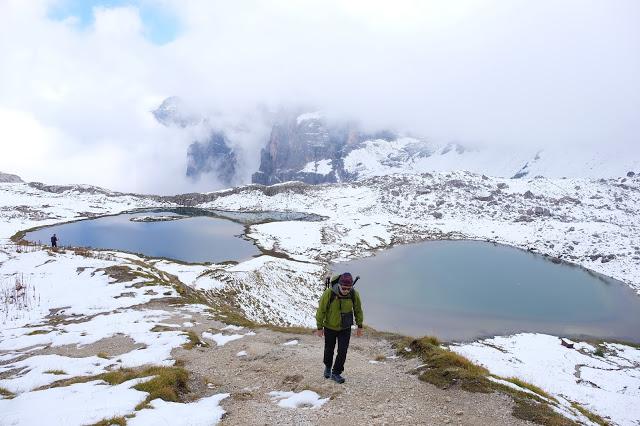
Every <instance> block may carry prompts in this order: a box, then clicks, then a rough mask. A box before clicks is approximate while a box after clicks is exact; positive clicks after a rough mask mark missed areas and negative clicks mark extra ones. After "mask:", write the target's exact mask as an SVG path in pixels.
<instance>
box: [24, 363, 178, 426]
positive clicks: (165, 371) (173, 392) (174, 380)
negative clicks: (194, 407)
mask: <svg viewBox="0 0 640 426" xmlns="http://www.w3.org/2000/svg"><path fill="white" fill-rule="evenodd" d="M149 376H154V377H153V378H152V379H151V380H149V381H147V382H144V383H139V384H137V385H136V386H134V387H133V388H134V389H136V390H139V391H142V392H147V393H149V395H148V396H147V398H146V399H145V400H144V401H142V402H141V403H140V404H138V405H137V406H136V410H140V409H142V408H144V407H146V406H147V405H148V404H149V402H150V401H152V400H154V399H156V398H160V399H163V400H165V401H172V402H179V401H180V396H181V395H183V394H185V393H187V392H188V388H187V381H188V379H189V372H188V371H187V370H185V369H184V368H182V367H149V368H145V369H143V370H132V369H126V368H124V369H120V370H115V371H110V372H108V373H103V374H98V375H97V376H83V377H74V378H72V379H67V380H59V381H57V382H54V383H52V384H50V385H48V386H43V387H41V388H38V389H36V390H43V389H49V388H57V387H64V386H71V385H74V384H76V383H86V382H90V381H93V380H104V381H105V382H107V383H109V384H110V385H112V386H113V385H119V384H121V383H124V382H126V381H128V380H132V379H139V378H142V377H149ZM116 424H117V423H116Z"/></svg>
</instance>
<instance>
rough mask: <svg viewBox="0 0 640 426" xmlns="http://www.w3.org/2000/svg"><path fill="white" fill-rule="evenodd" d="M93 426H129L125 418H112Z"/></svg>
mask: <svg viewBox="0 0 640 426" xmlns="http://www.w3.org/2000/svg"><path fill="white" fill-rule="evenodd" d="M91 426H127V419H125V418H124V417H111V418H110V419H104V420H100V421H99V422H98V423H94V424H92V425H91Z"/></svg>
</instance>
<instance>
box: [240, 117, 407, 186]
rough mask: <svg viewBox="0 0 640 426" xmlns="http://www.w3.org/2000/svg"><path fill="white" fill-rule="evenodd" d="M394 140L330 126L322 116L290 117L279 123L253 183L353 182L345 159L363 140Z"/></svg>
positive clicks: (389, 136) (345, 126)
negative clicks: (346, 168)
mask: <svg viewBox="0 0 640 426" xmlns="http://www.w3.org/2000/svg"><path fill="white" fill-rule="evenodd" d="M371 138H376V139H387V140H390V139H393V138H395V135H393V134H392V133H391V132H379V133H378V134H375V135H367V134H363V133H361V132H360V131H359V130H358V128H357V127H356V126H355V125H354V124H349V123H347V124H344V123H343V124H335V125H334V124H329V123H327V121H326V120H325V119H324V118H323V117H322V116H321V115H320V114H319V113H305V114H300V115H289V116H286V117H283V118H281V119H280V120H279V121H278V122H276V123H275V124H274V126H273V129H272V131H271V136H270V138H269V142H268V143H267V146H266V147H265V148H264V149H262V151H261V155H260V169H259V171H258V172H257V173H254V174H253V176H252V177H251V181H252V182H253V183H258V184H262V185H273V184H276V183H281V182H287V181H293V180H296V181H301V182H305V183H310V184H320V183H333V182H341V181H346V180H351V179H352V178H353V176H351V175H350V174H349V173H348V172H347V171H345V169H344V164H343V158H344V157H345V155H346V154H347V153H348V152H349V151H350V150H351V149H353V148H354V147H356V146H358V144H359V143H360V142H362V141H363V140H367V139H371Z"/></svg>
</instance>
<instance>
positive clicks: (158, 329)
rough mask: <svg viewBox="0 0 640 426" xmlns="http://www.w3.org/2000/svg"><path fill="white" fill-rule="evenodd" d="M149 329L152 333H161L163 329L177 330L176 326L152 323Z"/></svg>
mask: <svg viewBox="0 0 640 426" xmlns="http://www.w3.org/2000/svg"><path fill="white" fill-rule="evenodd" d="M150 331H153V332H154V333H162V332H165V331H178V327H167V326H166V325H154V326H153V328H152V329H151V330H150Z"/></svg>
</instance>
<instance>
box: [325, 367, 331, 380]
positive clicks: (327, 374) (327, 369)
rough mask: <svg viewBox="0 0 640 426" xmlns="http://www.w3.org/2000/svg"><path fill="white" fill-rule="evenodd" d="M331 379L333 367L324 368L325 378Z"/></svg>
mask: <svg viewBox="0 0 640 426" xmlns="http://www.w3.org/2000/svg"><path fill="white" fill-rule="evenodd" d="M329 377H331V367H325V368H324V378H325V379H328V378H329Z"/></svg>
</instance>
